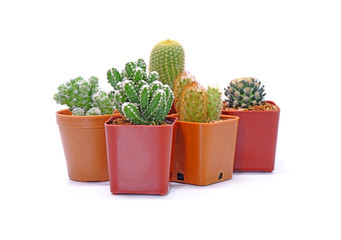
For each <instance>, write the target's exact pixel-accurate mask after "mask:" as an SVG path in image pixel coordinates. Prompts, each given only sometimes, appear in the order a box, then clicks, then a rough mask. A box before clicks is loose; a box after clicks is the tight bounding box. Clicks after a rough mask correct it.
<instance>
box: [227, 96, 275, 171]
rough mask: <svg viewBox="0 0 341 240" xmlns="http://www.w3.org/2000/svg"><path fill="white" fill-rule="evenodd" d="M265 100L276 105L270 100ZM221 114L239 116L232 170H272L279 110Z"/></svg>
mask: <svg viewBox="0 0 341 240" xmlns="http://www.w3.org/2000/svg"><path fill="white" fill-rule="evenodd" d="M267 102H268V103H270V104H273V105H276V104H275V103H274V102H272V101H267ZM276 106H277V105H276ZM223 114H228V115H234V116H238V117H240V120H239V128H238V139H237V147H236V158H235V163H234V171H236V172H241V171H266V172H272V171H273V170H274V167H275V156H276V145H277V133H278V123H279V114H280V110H276V111H223Z"/></svg>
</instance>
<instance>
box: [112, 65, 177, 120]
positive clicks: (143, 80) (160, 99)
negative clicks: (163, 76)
mask: <svg viewBox="0 0 341 240" xmlns="http://www.w3.org/2000/svg"><path fill="white" fill-rule="evenodd" d="M107 77H108V81H109V83H110V84H111V85H112V86H113V88H114V92H113V98H114V102H115V106H116V108H117V109H118V111H119V112H120V113H121V114H122V115H124V116H125V117H126V118H127V119H129V120H130V121H132V122H133V123H134V124H136V125H152V124H156V125H159V124H161V123H162V121H163V120H164V119H165V117H166V116H167V114H168V112H169V110H170V108H171V106H172V102H173V99H174V94H173V92H172V90H171V89H170V87H169V86H167V85H163V84H162V83H161V82H160V81H158V80H159V75H158V73H157V72H155V71H153V72H151V73H150V74H149V76H148V75H147V74H146V64H145V62H144V60H143V59H139V60H137V61H136V62H128V63H127V64H126V66H125V69H124V70H123V71H122V72H121V73H120V72H119V71H118V70H117V69H116V68H112V69H110V70H108V72H107Z"/></svg>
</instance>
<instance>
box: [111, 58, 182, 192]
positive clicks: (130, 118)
mask: <svg viewBox="0 0 341 240" xmlns="http://www.w3.org/2000/svg"><path fill="white" fill-rule="evenodd" d="M107 76H108V81H109V83H110V84H111V85H112V86H113V88H114V92H113V97H114V103H115V106H116V108H117V109H118V111H119V112H120V113H121V115H120V116H114V117H112V118H111V119H110V120H108V121H107V122H106V124H105V132H106V143H107V149H108V163H109V179H110V190H111V192H112V193H113V194H118V193H139V194H159V195H165V194H167V193H168V190H169V172H170V159H171V147H172V138H173V127H174V123H175V121H176V117H167V113H168V112H169V109H170V108H171V105H172V102H173V99H174V96H173V92H172V90H171V89H170V87H169V86H167V85H163V84H162V83H161V82H160V81H158V79H159V75H158V73H157V72H155V71H154V72H151V73H150V74H149V76H148V75H147V74H146V64H145V62H144V61H143V60H142V59H139V60H138V61H136V62H129V63H127V64H126V65H125V69H124V70H123V71H122V72H121V73H120V72H119V71H118V70H117V69H115V68H113V69H110V70H109V71H108V74H107Z"/></svg>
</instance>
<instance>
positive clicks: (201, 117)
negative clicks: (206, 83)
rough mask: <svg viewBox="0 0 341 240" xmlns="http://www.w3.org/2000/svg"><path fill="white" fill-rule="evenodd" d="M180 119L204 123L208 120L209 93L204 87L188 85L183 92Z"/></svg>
mask: <svg viewBox="0 0 341 240" xmlns="http://www.w3.org/2000/svg"><path fill="white" fill-rule="evenodd" d="M179 116H180V121H187V122H198V123H204V122H206V120H207V94H206V91H205V89H204V88H201V87H197V86H196V85H188V86H187V87H186V88H185V89H184V90H183V93H182V96H181V103H180V112H179Z"/></svg>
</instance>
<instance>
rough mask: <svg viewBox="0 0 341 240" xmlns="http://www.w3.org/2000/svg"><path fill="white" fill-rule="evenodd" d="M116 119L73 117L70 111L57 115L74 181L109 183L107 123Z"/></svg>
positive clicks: (70, 173)
mask: <svg viewBox="0 0 341 240" xmlns="http://www.w3.org/2000/svg"><path fill="white" fill-rule="evenodd" d="M112 116H114V115H100V116H72V113H71V112H70V111H69V110H68V109H63V110H60V111H58V112H57V113H56V120H57V124H58V126H59V132H60V137H61V140H62V144H63V149H64V155H65V159H66V164H67V170H68V175H69V178H70V179H71V180H75V181H81V182H88V181H108V180H109V174H108V163H107V151H106V144H105V131H104V123H105V122H106V121H107V120H108V119H109V118H110V117H112Z"/></svg>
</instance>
